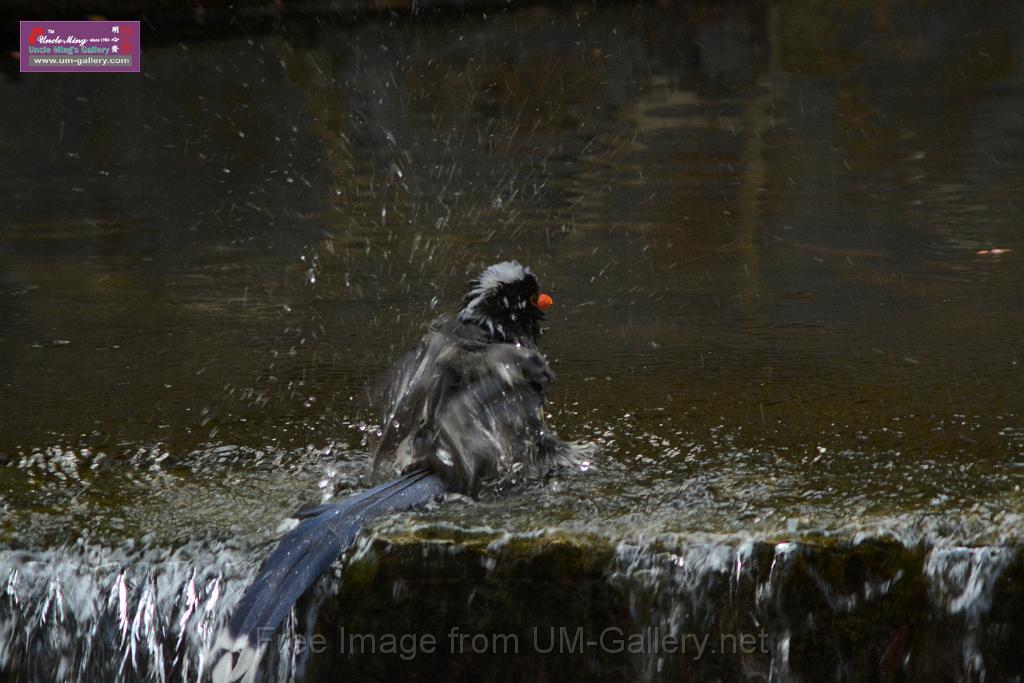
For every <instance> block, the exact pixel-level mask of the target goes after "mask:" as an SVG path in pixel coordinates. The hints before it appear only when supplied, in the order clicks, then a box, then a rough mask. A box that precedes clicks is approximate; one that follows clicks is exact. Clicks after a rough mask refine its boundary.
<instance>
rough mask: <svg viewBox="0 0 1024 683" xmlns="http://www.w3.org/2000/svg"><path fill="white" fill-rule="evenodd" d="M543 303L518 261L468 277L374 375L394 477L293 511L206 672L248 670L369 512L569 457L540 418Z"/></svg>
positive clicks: (382, 469)
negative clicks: (452, 299) (452, 306)
mask: <svg viewBox="0 0 1024 683" xmlns="http://www.w3.org/2000/svg"><path fill="white" fill-rule="evenodd" d="M552 303H553V301H552V298H551V296H550V295H548V294H546V293H544V292H542V291H540V287H539V285H538V282H537V278H536V276H535V275H534V274H533V273H532V272H531V270H530V269H529V268H527V267H524V266H522V265H520V264H519V263H518V262H516V261H506V262H503V263H498V264H495V265H492V266H490V267H488V268H486V269H485V270H484V271H483V272H482V273H480V275H479V276H477V277H476V278H475V279H473V280H472V281H470V283H469V285H468V287H467V290H466V293H465V297H464V298H463V300H462V306H461V308H460V309H459V311H458V312H457V314H456V315H455V316H454V317H446V318H441V319H439V320H435V321H434V322H432V323H430V324H429V325H428V328H427V331H426V334H425V335H424V336H423V338H422V340H421V341H420V342H419V344H418V345H417V346H416V347H415V348H414V349H413V350H411V351H410V352H409V353H408V354H407V355H406V356H405V357H404V358H403V359H402V360H400V361H399V362H398V363H397V365H396V366H395V367H394V368H393V370H392V371H391V372H390V373H389V375H388V378H387V381H385V382H383V383H382V384H383V385H384V386H385V387H386V389H385V390H384V391H383V396H382V399H383V400H382V402H381V405H382V412H381V422H380V430H379V438H378V441H377V443H376V447H375V450H374V454H373V465H372V471H373V474H374V477H375V478H376V479H377V480H378V481H379V480H381V479H383V478H385V477H387V476H389V475H390V476H394V477H395V478H393V479H391V480H390V481H387V482H386V483H383V484H379V485H377V486H374V487H373V488H370V489H367V490H365V491H362V492H360V493H356V494H354V495H352V496H350V497H348V498H345V499H344V500H340V501H336V502H330V503H326V504H322V505H316V506H312V507H307V508H304V509H302V510H300V511H299V512H298V513H296V515H295V517H296V518H297V519H298V520H299V521H298V525H297V526H296V527H295V528H293V529H292V530H291V531H289V532H288V533H287V534H286V535H285V536H284V537H283V538H282V539H281V541H280V543H279V545H278V546H277V548H276V550H274V552H273V553H272V554H271V555H270V556H269V557H268V558H267V560H266V561H265V562H264V564H263V566H262V568H261V569H260V572H259V574H258V576H257V577H256V579H255V580H254V581H253V583H252V584H251V585H250V586H249V587H248V589H247V590H246V591H245V593H244V595H243V596H242V599H241V601H240V602H239V603H238V605H237V607H236V609H235V612H234V614H233V617H232V618H231V620H230V622H229V624H228V628H227V637H226V640H225V639H222V641H221V643H220V646H221V647H223V648H224V649H226V650H227V653H226V654H225V656H224V657H222V658H221V660H220V662H219V664H218V667H219V668H220V672H221V675H220V676H215V678H219V679H221V680H239V679H241V678H247V677H249V676H253V677H254V676H255V667H256V666H257V664H258V661H259V659H260V655H261V651H262V648H263V647H264V646H265V644H266V643H267V642H269V641H270V640H271V639H272V638H273V636H274V633H275V632H276V630H277V629H278V627H279V626H280V624H281V622H282V621H283V620H284V619H285V618H286V617H287V616H288V614H289V613H290V611H291V609H292V606H293V605H294V604H295V602H296V601H297V600H298V599H299V598H300V597H301V596H302V594H303V593H305V592H306V590H307V589H308V588H309V587H310V586H311V585H312V584H313V583H314V582H315V581H316V580H317V578H318V577H320V575H321V574H323V573H324V571H325V570H327V569H328V568H329V567H330V566H331V564H333V563H334V561H335V560H337V559H338V557H339V556H340V555H342V554H343V553H344V552H345V550H347V549H348V548H349V547H350V546H351V545H352V543H353V542H354V540H355V538H356V536H357V535H358V534H359V532H360V530H361V529H362V528H363V527H364V526H365V525H366V524H367V523H368V522H369V521H370V520H372V519H374V518H377V517H380V516H381V515H385V514H387V513H391V512H396V511H400V510H408V509H411V508H415V507H418V506H422V505H424V504H426V503H428V502H430V501H432V500H434V499H436V498H438V497H440V496H442V495H443V494H444V493H446V492H457V493H462V494H467V495H470V496H475V495H476V494H477V493H478V492H479V490H480V487H481V485H482V483H483V482H485V481H487V480H494V479H498V480H501V479H509V480H511V479H515V478H523V477H525V476H528V475H529V474H530V473H540V472H542V471H544V470H546V469H549V468H551V467H554V466H557V465H561V464H568V463H571V462H573V454H572V448H571V446H570V445H569V444H566V443H564V442H562V441H560V440H559V439H558V438H557V437H556V436H555V435H554V434H553V433H552V432H551V431H550V430H549V429H547V428H546V427H545V424H544V414H543V409H544V401H545V395H546V393H547V390H548V387H549V386H550V384H551V382H552V381H553V380H554V373H553V372H552V371H551V368H550V367H549V365H548V363H547V361H546V360H545V358H544V356H542V355H541V353H540V351H539V349H538V342H539V341H540V338H541V335H542V328H541V323H542V322H543V321H544V318H545V314H544V312H545V311H546V310H547V309H548V308H549V307H550V306H551V305H552Z"/></svg>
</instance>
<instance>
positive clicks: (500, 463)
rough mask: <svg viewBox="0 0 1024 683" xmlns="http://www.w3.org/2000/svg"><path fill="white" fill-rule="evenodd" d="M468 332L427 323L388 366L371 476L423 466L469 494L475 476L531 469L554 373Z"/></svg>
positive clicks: (515, 348)
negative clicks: (409, 349) (418, 339)
mask: <svg viewBox="0 0 1024 683" xmlns="http://www.w3.org/2000/svg"><path fill="white" fill-rule="evenodd" d="M476 329H478V328H476V326H472V325H466V324H463V323H457V322H453V323H446V324H441V325H435V326H434V327H433V328H432V329H431V331H430V332H428V334H427V335H426V337H424V340H423V342H422V343H421V344H420V346H419V347H418V348H417V349H416V350H415V351H414V352H413V353H412V354H410V355H409V356H408V357H407V358H406V359H405V360H404V361H403V362H402V363H401V364H400V365H399V367H398V368H397V369H396V371H395V374H394V379H393V380H392V383H391V387H390V390H389V392H388V400H389V403H388V404H387V405H386V406H385V414H384V421H383V424H384V427H383V429H382V433H381V441H380V443H379V444H378V447H377V451H376V455H375V458H374V468H375V470H376V471H377V472H382V471H385V470H386V469H387V468H388V467H389V466H390V467H391V468H394V469H398V470H400V471H401V470H403V469H408V468H415V467H422V466H426V467H428V468H429V469H431V470H432V471H433V472H435V473H436V474H438V475H440V476H441V478H442V479H444V481H445V482H446V483H447V484H448V486H449V487H450V488H451V489H452V490H455V491H460V492H463V493H474V492H475V491H476V490H477V488H478V486H479V483H480V481H481V479H482V478H485V477H489V476H498V477H509V476H512V475H514V474H516V473H517V472H518V471H519V470H520V469H522V468H524V467H532V466H533V465H534V464H535V462H536V458H537V456H538V453H539V452H540V450H541V447H542V445H543V443H544V442H545V431H544V420H543V412H542V411H543V405H544V395H545V392H546V390H547V387H548V385H549V384H550V383H551V381H552V380H553V379H554V374H553V373H552V372H551V369H550V368H549V367H548V364H547V362H546V361H545V360H544V358H543V357H542V356H541V355H540V354H539V353H538V352H537V350H536V349H534V348H532V347H529V346H526V345H518V344H506V343H489V344H484V343H481V342H480V341H479V337H478V336H477V334H478V333H477V332H475V330H476ZM548 438H550V437H548Z"/></svg>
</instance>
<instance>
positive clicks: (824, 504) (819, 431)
mask: <svg viewBox="0 0 1024 683" xmlns="http://www.w3.org/2000/svg"><path fill="white" fill-rule="evenodd" d="M162 38H163V40H164V42H163V44H161V45H159V46H158V47H153V48H149V49H147V50H146V55H145V61H144V64H143V73H142V74H141V76H127V77H125V76H116V77H115V76H94V75H93V76H82V75H40V76H36V77H30V78H29V77H26V78H23V79H21V80H20V81H14V80H5V81H2V82H0V101H2V102H4V103H5V104H4V105H3V106H2V107H0V154H2V157H3V159H4V163H3V164H2V165H0V198H2V202H3V211H2V212H0V505H2V511H3V512H2V515H0V541H2V542H3V543H4V544H5V545H6V546H8V547H9V548H10V549H11V550H10V552H8V556H9V557H8V559H5V560H4V563H5V566H10V567H12V569H10V570H9V571H11V572H17V576H16V577H15V580H14V581H13V582H11V581H9V586H13V587H14V588H9V591H8V592H9V593H10V594H12V595H14V594H19V591H20V594H21V595H22V596H23V597H24V598H25V599H26V600H29V601H30V599H29V598H28V597H26V596H29V595H34V594H33V593H32V590H30V589H28V588H26V586H31V585H33V584H32V581H36V582H37V583H38V587H39V591H42V593H43V594H45V593H46V591H47V590H49V591H50V594H51V595H52V591H53V589H52V586H53V585H54V581H56V579H53V577H51V576H50V575H48V574H46V572H43V571H42V570H39V571H37V572H36V574H35V575H33V574H32V571H30V569H29V567H31V566H34V565H33V564H32V563H29V564H28V565H24V566H21V569H20V570H18V569H17V567H18V566H20V565H18V563H19V562H21V561H22V560H20V559H18V558H20V557H21V555H19V553H20V552H22V551H24V552H28V553H36V554H38V556H39V557H43V556H46V557H57V558H64V560H63V561H67V562H69V563H70V564H69V565H68V566H67V567H64V568H63V569H62V570H60V571H66V572H68V573H69V575H72V576H74V575H76V571H77V575H80V574H81V571H80V570H76V569H75V568H76V567H79V568H80V567H82V566H97V565H104V563H109V565H110V566H111V567H113V569H112V570H111V574H110V576H109V577H99V578H97V577H95V576H94V577H93V579H92V580H93V581H94V583H95V584H96V585H95V586H92V587H90V586H91V584H89V585H86V583H87V582H85V583H82V584H80V585H78V586H77V588H76V589H74V590H72V589H71V588H69V587H68V586H67V585H65V588H64V589H63V590H64V594H63V599H64V600H66V601H67V604H68V605H70V606H71V608H72V609H79V610H83V611H86V612H87V611H88V610H89V609H93V610H97V611H102V609H107V608H109V606H110V604H112V603H109V602H108V594H109V596H111V597H110V600H112V601H113V602H114V603H117V601H118V600H119V599H122V600H123V601H124V604H126V605H127V604H129V603H130V604H131V611H132V614H135V613H136V612H137V613H138V614H145V613H146V612H145V609H143V608H144V607H145V605H146V604H147V603H146V597H145V595H144V594H143V595H141V597H140V596H139V595H138V594H135V597H124V596H122V597H121V598H116V597H113V596H116V594H117V591H118V585H120V584H119V583H118V582H119V580H120V579H119V578H118V577H122V578H123V577H124V575H125V573H129V574H130V571H142V570H136V569H133V570H130V571H129V570H124V571H122V570H121V569H120V568H121V567H123V566H125V565H126V563H127V564H129V565H131V563H132V562H138V563H140V565H139V566H141V563H150V566H153V567H163V568H164V569H161V570H160V571H162V572H163V573H161V574H160V576H162V577H163V579H162V580H164V581H166V582H168V583H167V585H166V586H164V587H163V589H162V590H163V593H161V590H160V589H159V585H158V584H159V582H155V583H154V584H153V591H152V595H151V596H150V599H151V600H152V604H153V609H154V611H155V613H158V612H159V606H160V600H161V599H165V600H168V601H170V600H171V597H173V595H174V594H175V591H179V592H180V591H181V590H184V589H183V588H182V586H185V585H186V584H188V583H189V582H194V583H196V585H198V586H199V587H198V588H197V590H198V591H199V596H200V598H201V599H202V600H209V601H210V602H209V611H208V613H204V614H207V616H205V617H204V618H205V619H206V621H205V622H203V624H199V625H197V626H196V627H195V628H196V629H197V630H198V631H202V629H203V628H205V629H207V631H208V630H209V628H210V625H211V624H215V623H217V621H218V620H222V619H223V616H224V614H225V613H226V610H227V609H228V607H229V606H230V604H231V603H233V601H234V600H235V599H237V597H238V592H239V591H240V590H241V588H242V587H243V586H244V583H245V579H246V577H247V576H248V575H249V574H250V573H251V572H252V571H253V570H254V569H255V566H256V564H257V563H258V562H259V559H260V558H261V557H262V556H263V554H264V553H265V552H266V551H267V548H268V545H269V544H270V543H271V542H272V541H273V539H274V538H276V534H277V525H278V522H279V521H280V520H281V519H282V518H283V517H285V516H286V515H287V514H288V513H289V512H291V511H292V510H294V509H295V508H296V507H298V506H299V505H300V504H302V503H305V502H308V501H310V500H319V499H320V498H321V497H324V496H326V495H328V494H329V493H330V492H332V491H334V490H335V488H338V489H342V490H344V489H349V488H352V487H356V486H358V485H360V476H361V475H362V474H363V470H364V466H365V464H366V461H367V456H366V447H367V446H366V444H367V425H368V424H369V425H370V429H372V425H373V422H374V418H375V415H374V412H373V411H372V410H371V409H370V408H369V407H368V406H367V405H366V401H365V398H364V397H365V391H364V388H365V387H366V386H367V385H368V384H370V383H372V382H373V381H374V380H375V378H377V377H378V376H379V375H380V374H381V372H382V371H383V370H385V369H386V368H387V367H388V366H389V365H390V364H391V362H392V361H393V360H394V359H396V358H397V357H398V355H399V354H400V353H401V352H402V351H404V350H405V349H406V348H407V347H408V346H409V345H411V344H412V343H413V342H414V341H415V339H416V338H417V337H418V336H419V334H420V333H421V330H422V327H423V324H424V323H425V322H427V321H428V320H430V319H431V318H432V317H434V316H436V315H438V314H440V313H442V312H449V311H451V310H453V308H454V307H455V305H456V304H457V301H458V294H459V291H460V289H461V287H462V286H463V284H464V283H465V281H466V280H467V278H468V276H470V275H471V274H473V273H475V272H476V271H478V270H479V269H480V268H481V267H483V266H485V265H487V264H489V263H491V262H494V261H497V260H502V259H508V258H516V259H518V260H520V261H522V262H524V263H529V264H530V265H531V266H532V267H533V269H534V270H535V272H537V273H538V275H539V277H540V279H541V282H542V285H543V286H544V288H545V289H546V290H547V291H551V292H552V294H553V296H554V298H555V301H556V306H555V307H554V308H552V309H551V311H550V315H549V323H550V329H549V332H548V334H547V335H546V336H545V338H544V341H543V344H544V348H545V351H546V352H547V354H548V356H549V358H550V359H551V360H552V362H553V363H554V364H555V370H556V372H557V374H558V381H557V383H556V385H555V388H554V391H553V395H552V401H551V407H550V409H551V413H552V416H551V423H552V425H553V426H554V428H555V429H556V430H557V431H558V432H559V433H560V434H561V435H563V436H564V437H568V438H579V439H583V440H588V441H593V442H596V443H597V444H598V445H599V446H600V447H601V448H600V452H599V453H598V454H597V455H596V456H595V458H594V461H593V463H592V466H591V467H590V469H589V470H587V471H585V472H579V473H568V474H564V475H562V476H559V477H557V478H555V479H553V480H550V481H547V482H543V483H537V484H533V485H530V486H526V487H524V488H522V489H520V490H516V491H511V492H505V493H501V494H496V493H491V494H487V495H485V496H484V500H483V501H481V502H480V503H477V504H471V503H469V502H465V501H463V502H456V503H452V504H450V505H446V506H442V507H441V508H440V509H438V510H436V511H432V512H429V513H425V514H423V515H418V516H411V517H412V518H411V519H410V520H407V521H405V522H399V524H405V523H409V524H419V523H423V522H424V521H427V522H430V523H439V524H442V525H454V526H456V527H467V528H470V527H481V528H492V529H504V530H509V531H513V532H530V531H533V530H538V529H545V528H550V527H556V528H558V529H560V530H561V531H564V532H566V533H570V534H575V533H581V534H582V533H591V534H597V535H600V536H607V537H609V538H611V539H615V540H618V539H637V538H641V539H642V538H644V537H651V536H655V535H659V534H680V535H682V537H684V538H685V537H686V535H687V534H698V535H701V537H707V536H709V535H710V536H713V537H718V538H731V539H750V538H753V539H767V540H770V541H773V542H774V541H779V540H801V539H803V540H806V539H822V538H835V539H841V540H848V539H852V538H857V537H859V536H863V535H881V536H886V537H894V538H897V539H899V540H901V541H902V542H904V543H906V544H908V545H914V544H917V543H926V544H938V545H952V546H960V545H969V546H992V547H1005V546H1008V545H1016V544H1018V543H1019V542H1020V541H1021V535H1022V534H1021V531H1022V529H1024V497H1022V494H1021V484H1022V483H1024V394H1022V387H1024V265H1022V264H1024V242H1022V239H1021V235H1022V218H1024V216H1022V214H1021V209H1022V208H1024V7H1021V6H1019V5H1016V4H1013V3H1005V4H1000V3H954V2H943V3H936V4H928V5H922V6H919V5H917V4H914V5H912V6H910V7H900V6H895V5H891V4H890V3H885V2H877V3H872V2H863V3H855V2H851V3H838V4H837V5H834V4H833V3H798V2H782V3H775V4H771V5H763V4H759V3H750V4H747V3H743V4H731V3H724V4H721V5H720V6H719V5H715V6H711V5H708V6H705V5H690V4H687V5H684V6H683V7H676V8H671V9H665V8H659V7H658V6H654V5H650V6H647V5H644V6H613V7H608V8H603V9H594V8H592V7H589V6H586V7H585V6H579V7H573V8H566V9H558V10H551V9H542V8H532V9H522V10H519V11H510V12H507V13H501V14H498V15H496V16H487V17H483V16H468V17H446V18H433V19H429V20H428V19H418V20H417V19H409V18H402V19H397V20H396V19H387V18H379V19H372V20H366V21H362V22H358V23H355V24H353V25H333V24H325V23H317V22H310V23H307V24H301V25H295V24H287V25H284V26H282V27H280V29H278V30H276V31H274V32H272V33H270V34H259V35H246V34H245V32H244V31H243V32H242V33H241V34H240V35H238V36H237V37H233V38H225V39H220V40H216V41H208V42H196V41H193V42H187V43H177V42H175V41H174V40H168V39H167V37H166V36H162ZM1004 250H1005V251H1004ZM64 546H74V547H75V548H76V549H75V550H67V549H65V550H53V549H56V548H62V547H64ZM49 554H53V555H49ZM69 557H70V558H71V559H67V558H69ZM75 558H77V559H75ZM190 563H192V564H190ZM193 566H195V567H199V569H198V574H191V573H190V572H192V571H193V569H190V567H193ZM972 566H973V565H972ZM166 567H171V569H166ZM7 571H8V570H5V571H4V574H5V576H6V574H7ZM54 571H58V570H54ZM119 572H120V573H119ZM32 576H35V577H36V578H35V579H32V578H31V577H32ZM0 578H4V576H0ZM960 578H961V579H963V580H964V581H966V580H967V579H966V578H964V577H963V576H961V577H960ZM19 580H20V581H23V582H24V585H21V588H18V586H19V585H20V584H18V581H19ZM147 580H148V579H147ZM83 581H84V580H83ZM154 581H155V580H154ZM222 581H223V585H221V582H222ZM204 582H205V583H204ZM143 584H145V581H141V582H140V584H139V585H143ZM47 586H49V588H47ZM139 590H141V589H139ZM965 594H966V593H965ZM168 595H171V597H167V596H168ZM161 596H163V598H161ZM211 596H212V597H211ZM218 596H220V597H218ZM221 598H223V599H221ZM197 600H198V598H197ZM76 601H77V602H76ZM197 604H198V603H197ZM204 604H205V603H204ZM47 609H50V607H49V606H47V605H43V606H41V607H39V610H40V611H39V612H38V613H34V612H33V613H31V614H30V613H29V612H30V611H25V612H23V613H22V615H21V616H20V617H17V619H21V620H22V621H21V622H16V623H24V624H32V623H36V624H38V619H39V618H42V617H41V616H40V615H45V613H46V610H47ZM204 609H205V608H204ZM200 612H202V610H201V609H200ZM200 612H197V614H199V613H200ZM190 614H191V613H190ZM33 615H34V616H33ZM33 618H35V619H36V621H35V622H33ZM11 619H15V618H14V617H8V622H7V623H6V625H5V626H4V627H2V628H0V636H3V637H4V638H5V639H6V643H5V644H4V645H3V646H0V664H2V663H3V662H4V660H5V656H6V658H8V663H9V662H10V661H11V659H9V658H13V657H14V656H15V653H17V652H18V651H19V649H18V648H20V647H22V645H23V643H22V641H21V640H19V638H22V636H19V635H18V633H19V630H18V629H19V628H20V627H17V626H16V625H15V626H12V625H11V624H12V622H11ZM84 621H85V620H83V623H84ZM128 621H131V620H130V619H129V620H128ZM145 623H146V622H145V620H144V619H143V620H142V621H141V622H140V621H139V619H136V620H135V625H134V626H133V627H132V628H135V629H140V630H139V631H138V633H140V634H141V635H140V636H138V638H137V639H139V638H141V641H140V642H143V641H145V639H146V638H150V639H151V640H152V639H153V638H157V637H159V634H156V632H155V631H150V632H147V631H146V630H145ZM140 624H141V625H140ZM124 633H125V632H122V633H121V637H122V640H121V641H120V642H121V643H122V645H123V643H125V642H127V641H125V640H123V638H124ZM147 634H148V635H147ZM154 634H156V635H154ZM54 637H55V638H56V637H57V636H56V635H55V636H54ZM65 637H68V638H70V640H71V641H72V642H73V641H76V637H77V638H78V639H80V637H81V633H79V634H78V635H77V636H75V635H74V634H71V635H70V636H68V635H67V634H65ZM53 647H57V645H53ZM73 659H74V658H73ZM968 659H969V658H968V657H967V655H965V660H964V661H965V662H966V661H968ZM86 660H88V654H87V653H86V654H82V653H80V654H79V655H78V658H77V659H74V662H75V663H74V664H72V665H70V666H71V667H72V668H73V667H75V666H85V665H82V664H80V663H79V662H80V661H86ZM964 666H965V667H966V668H967V669H969V668H970V665H969V664H965V665H964ZM83 670H84V669H83ZM981 670H982V671H984V669H983V668H982V669H981ZM973 671H975V672H977V671H978V669H977V667H975V669H973ZM783 678H784V676H783Z"/></svg>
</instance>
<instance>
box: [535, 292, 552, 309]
mask: <svg viewBox="0 0 1024 683" xmlns="http://www.w3.org/2000/svg"><path fill="white" fill-rule="evenodd" d="M553 303H555V300H554V299H552V298H551V297H550V296H548V295H547V294H545V293H544V292H541V293H540V294H538V295H537V300H536V301H535V302H533V305H534V306H536V307H537V308H539V309H540V310H542V311H546V310H548V308H549V307H550V306H551V304H553Z"/></svg>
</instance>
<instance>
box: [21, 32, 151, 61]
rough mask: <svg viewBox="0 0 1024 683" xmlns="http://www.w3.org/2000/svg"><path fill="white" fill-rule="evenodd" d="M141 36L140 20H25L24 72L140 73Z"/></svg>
mask: <svg viewBox="0 0 1024 683" xmlns="http://www.w3.org/2000/svg"><path fill="white" fill-rule="evenodd" d="M141 37H142V34H141V33H140V31H139V22H137V21H45V20H42V21H23V22H21V53H20V54H21V71H22V73H35V72H61V71H63V72H71V73H83V72H101V73H110V72H132V73H138V72H139V70H140V69H141V68H142V49H141V48H142V45H141V41H140V39H141Z"/></svg>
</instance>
